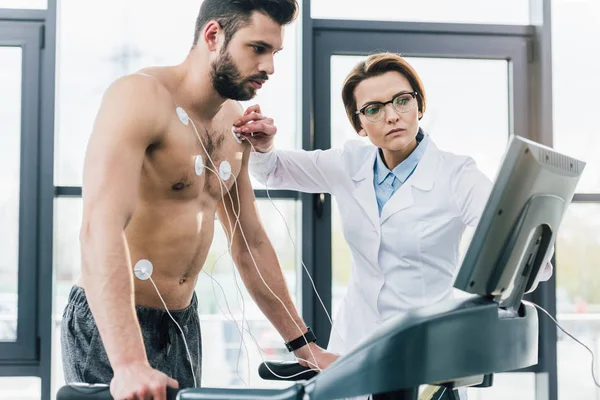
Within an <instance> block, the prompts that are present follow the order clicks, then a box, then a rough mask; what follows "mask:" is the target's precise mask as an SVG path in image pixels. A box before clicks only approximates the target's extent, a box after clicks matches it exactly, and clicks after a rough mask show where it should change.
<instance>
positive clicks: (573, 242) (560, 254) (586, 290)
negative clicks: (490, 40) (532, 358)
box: [552, 0, 600, 399]
mask: <svg viewBox="0 0 600 400" xmlns="http://www.w3.org/2000/svg"><path fill="white" fill-rule="evenodd" d="M599 20H600V3H598V2H597V1H594V0H580V1H568V0H553V1H552V75H553V88H552V90H553V117H554V121H553V122H554V126H553V128H554V147H555V148H556V149H557V150H558V151H560V152H564V153H565V154H568V155H570V156H572V157H575V158H579V159H581V160H583V161H585V162H586V163H587V165H586V167H585V170H584V171H583V174H582V176H581V179H580V181H579V185H578V187H577V189H576V192H578V194H586V195H587V196H588V198H589V199H590V200H591V202H589V203H573V204H571V205H570V206H569V208H568V210H567V212H566V214H565V217H564V219H563V222H562V225H561V227H560V231H559V235H558V239H557V243H556V313H557V318H558V321H559V323H560V324H561V325H562V326H563V327H564V328H565V329H566V330H567V331H568V332H570V333H571V334H573V335H575V337H577V338H578V339H579V340H581V341H582V342H583V343H585V344H586V345H587V346H588V347H590V349H591V350H592V351H593V352H594V353H595V354H596V356H598V354H599V353H600V345H599V343H600V297H598V293H600V273H598V271H599V269H598V262H599V261H598V260H600V252H599V250H598V249H600V239H599V238H600V218H599V217H598V215H599V212H600V161H598V155H597V151H596V150H597V149H598V148H599V147H600V140H599V138H598V135H597V134H595V129H596V126H597V122H596V119H595V115H596V114H597V109H598V100H597V93H598V91H599V90H600V77H599V76H598V74H597V72H596V68H594V65H596V64H598V63H599V62H600V56H599V55H598V52H597V51H594V50H593V49H595V48H596V47H597V38H598V37H600V25H598V21H599ZM557 352H558V354H557V357H558V398H559V399H571V398H573V393H576V392H575V391H577V393H580V394H578V397H580V398H594V397H597V396H598V394H599V393H600V391H599V390H600V389H598V388H597V387H596V386H595V385H594V381H593V379H592V371H591V365H590V364H591V362H590V361H591V358H590V355H589V353H588V352H587V351H586V350H585V349H584V348H583V347H582V346H580V345H579V344H578V343H576V342H574V341H573V340H572V339H571V338H569V337H568V336H566V335H564V334H563V333H562V332H560V331H558V344H557ZM594 368H596V375H598V374H599V373H600V371H599V370H598V367H597V363H596V365H595V366H594Z"/></svg>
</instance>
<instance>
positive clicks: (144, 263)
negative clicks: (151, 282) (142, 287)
mask: <svg viewBox="0 0 600 400" xmlns="http://www.w3.org/2000/svg"><path fill="white" fill-rule="evenodd" d="M153 269H154V268H153V267H152V263H151V262H150V261H149V260H145V259H142V260H140V261H138V262H137V263H135V267H133V273H134V274H135V276H136V278H138V279H140V280H142V281H145V280H146V279H148V278H150V276H152V270H153Z"/></svg>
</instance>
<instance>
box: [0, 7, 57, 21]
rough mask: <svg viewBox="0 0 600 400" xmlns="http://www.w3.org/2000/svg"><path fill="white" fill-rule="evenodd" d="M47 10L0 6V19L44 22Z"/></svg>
mask: <svg viewBox="0 0 600 400" xmlns="http://www.w3.org/2000/svg"><path fill="white" fill-rule="evenodd" d="M47 14H48V11H47V10H25V9H6V8H0V21H32V22H44V21H45V20H46V15H47Z"/></svg>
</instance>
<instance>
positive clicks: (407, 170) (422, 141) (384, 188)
mask: <svg viewBox="0 0 600 400" xmlns="http://www.w3.org/2000/svg"><path fill="white" fill-rule="evenodd" d="M428 141H429V139H428V137H427V136H426V135H424V134H423V133H422V132H421V130H420V129H419V133H417V147H415V149H414V151H413V152H412V153H410V155H409V156H408V157H407V158H406V160H404V161H402V162H401V163H400V164H398V165H397V166H396V168H394V170H393V171H390V170H389V169H388V167H386V166H385V163H384V162H383V158H382V157H381V149H377V157H376V159H375V164H374V166H373V185H374V186H375V196H376V197H377V206H378V207H379V216H381V210H383V206H384V205H385V203H387V201H388V200H389V199H390V198H391V197H392V196H393V195H394V193H396V192H397V191H398V189H400V186H402V184H403V183H404V182H406V180H407V179H408V178H410V176H411V175H412V174H413V172H415V169H416V168H417V165H419V161H421V158H423V154H425V150H426V149H427V143H428Z"/></svg>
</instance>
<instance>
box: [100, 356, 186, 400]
mask: <svg viewBox="0 0 600 400" xmlns="http://www.w3.org/2000/svg"><path fill="white" fill-rule="evenodd" d="M114 371H115V375H114V377H113V379H112V381H111V382H110V394H111V395H112V396H113V398H114V399H115V400H146V399H153V400H166V398H167V386H169V387H172V388H174V389H177V388H179V383H178V382H177V381H176V380H175V379H172V378H169V377H168V376H167V375H165V374H163V373H162V372H160V371H157V370H155V369H153V368H152V367H150V365H149V364H148V363H135V364H128V365H124V366H122V367H119V368H116V369H115V370H114Z"/></svg>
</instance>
